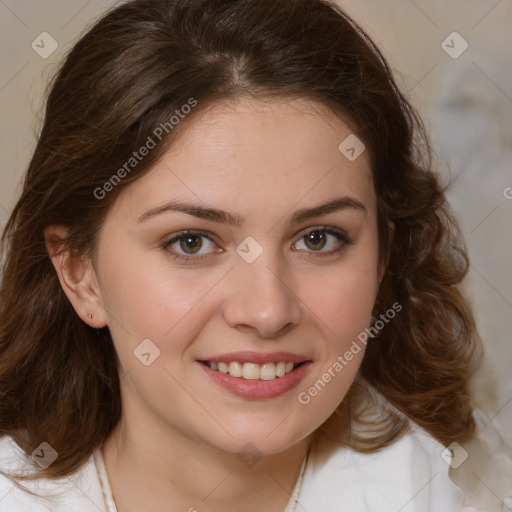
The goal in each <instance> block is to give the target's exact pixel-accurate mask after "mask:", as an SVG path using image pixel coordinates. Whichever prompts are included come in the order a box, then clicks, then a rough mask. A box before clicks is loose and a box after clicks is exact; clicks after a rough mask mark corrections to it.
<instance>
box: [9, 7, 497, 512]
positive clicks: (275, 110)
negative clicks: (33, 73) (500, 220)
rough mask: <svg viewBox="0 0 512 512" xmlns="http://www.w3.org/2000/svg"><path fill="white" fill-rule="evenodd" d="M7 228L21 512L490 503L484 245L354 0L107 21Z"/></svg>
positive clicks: (55, 98) (142, 13) (71, 83)
mask: <svg viewBox="0 0 512 512" xmlns="http://www.w3.org/2000/svg"><path fill="white" fill-rule="evenodd" d="M3 240H4V245H5V267H4V278H3V283H2V292H1V293H2V304H1V310H0V350H1V353H2V364H1V367H0V382H1V390H2V391H1V393H2V400H1V406H0V431H1V433H2V435H3V437H2V438H1V443H2V444H1V449H0V454H1V460H2V463H1V466H0V468H1V470H2V474H3V476H2V477H1V478H2V479H1V484H0V485H1V487H0V498H2V500H1V501H0V506H1V507H2V508H1V509H2V510H6V511H14V510H37V511H39V510H66V511H69V510H80V511H85V510H98V509H99V510H102V511H114V510H117V511H118V512H127V511H132V510H134V511H138V510H147V511H160V510H189V511H193V510H198V511H201V512H203V511H217V510H223V511H229V510H244V511H253V510H254V511H263V510H265V511H268V512H274V511H275V512H278V511H283V510H286V511H287V512H291V511H294V510H297V511H298V510H308V511H320V510H321V511H340V510H350V511H362V510H365V511H366V510H368V511H369V510H372V511H373V510H379V511H388V510H389V511H392V510H393V511H395V510H403V511H408V510H411V511H412V510H430V511H434V510H435V511H436V512H441V511H443V510H444V511H455V510H457V511H458V510H461V509H462V507H464V506H465V505H468V504H469V502H470V500H469V498H468V497H467V496H466V497H465V496H464V492H463V487H464V484H463V483H460V482H459V484H458V485H456V484H455V483H454V482H455V481H456V480H457V474H455V475H452V478H450V475H449V469H450V467H451V468H452V470H455V471H456V470H457V468H458V467H463V466H461V464H463V462H464V461H463V460H462V459H464V457H465V456H467V452H466V451H465V449H464V448H463V447H462V446H461V444H463V443H464V442H466V441H469V440H471V439H474V435H475V434H476V433H477V429H476V427H475V418H477V416H476V415H475V414H473V406H472V403H471V397H470V393H469V390H468V382H469V379H470V376H471V374H472V372H473V369H474V367H475V364H476V362H477V360H478V355H479V344H478V337H477V334H476V331H475V325H474V320H473V317H472V313H471V311H470V309H469V307H468V305H467V303H466V301H465V299H464V298H463V296H462V295H461V293H460V291H459V290H458V288H457V285H458V284H459V283H460V282H461V280H462V279H463V277H464V276H465V274H466V271H467V266H468V262H467V257H466V254H465V251H464V247H463V244H462V242H461V239H460V235H459V233H458V229H457V225H456V223H455V221H454V219H453V217H452V216H451V214H450V211H449V208H448V206H447V204H446V199H445V195H444V190H443V187H442V186H441V185H440V183H439V179H438V177H437V176H436V174H435V172H434V171H433V170H432V169H431V167H430V162H429V146H428V142H427V140H426V137H425V133H424V130H423V127H422V123H421V121H420V120H419V118H418V117H417V115H416V113H415V112H414V110H413V109H412V107H411V106H410V105H409V104H408V103H407V101H406V100H405V98H404V97H403V96H402V94H401V93H400V91H399V90H398V88H397V86H396V84H395V82H394V81H393V78H392V76H391V73H390V70H389V68H388V66H387V64H386V62H385V60H384V58H383V57H382V55H381V54H380V53H379V51H378V49H377V48H376V47H375V46H374V45H373V43H372V42H371V40H370V39H369V38H368V36H367V35H366V34H365V33H364V32H363V31H362V30H361V29H360V28H359V27H357V26H356V25H355V23H354V22H353V21H352V20H351V19H350V18H349V17H348V16H347V15H346V14H344V13H343V12H342V11H341V10H340V9H339V8H337V7H335V6H334V5H331V4H329V3H327V2H324V1H321V0H293V1H289V0H281V1H277V2H276V1H275V0H272V1H271V0H237V1H227V0H192V1H191V0H135V1H130V2H127V3H125V4H123V5H121V6H119V7H116V8H115V9H113V10H112V11H111V12H110V13H107V14H106V15H105V16H104V17H103V18H102V19H101V20H100V21H99V22H97V23H96V25H95V26H94V27H93V28H92V29H91V30H90V31H89V32H88V33H87V34H86V35H85V36H83V37H82V39H81V40H80V41H79V42H78V43H77V44H76V46H75V47H74V48H73V50H72V51H71V52H70V54H69V55H68V56H67V58H66V60H65V62H64V64H63V66H62V68H61V70H60V71H59V73H58V75H57V76H56V78H55V81H54V83H53V85H52V89H51V92H50V95H49V98H48V102H47V107H46V116H45V122H44V126H43V129H42V132H41V135H40V138H39V142H38V145H37V147H36V150H35V152H34V155H33V158H32V161H31V163H30V166H29V169H28V171H27V174H26V179H25V184H24V189H23V192H22V194H21V197H20V199H19V201H18V203H17V205H16V206H15V208H14V211H13V213H12V216H11V218H10V220H9V222H8V224H7V227H6V229H5V232H4V238H3ZM461 461H462V462H461ZM473 505H475V503H473ZM493 506H494V505H493Z"/></svg>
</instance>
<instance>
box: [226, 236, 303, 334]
mask: <svg viewBox="0 0 512 512" xmlns="http://www.w3.org/2000/svg"><path fill="white" fill-rule="evenodd" d="M241 245H242V244H241ZM242 248H243V247H242ZM275 252H276V251H271V250H270V248H266V249H265V250H263V251H262V252H261V253H260V255H259V256H258V257H257V258H256V259H255V260H254V261H252V262H248V260H246V259H244V257H243V253H242V256H240V257H239V258H237V260H236V263H235V268H234V269H233V271H232V272H230V289H231V291H232V293H229V297H228V300H227V304H226V307H225V309H224V317H225V319H226V321H227V322H228V324H229V325H230V326H232V327H238V328H240V327H243V328H247V327H250V328H252V329H254V330H256V331H257V332H258V334H259V335H260V336H263V337H270V336H274V335H275V334H277V333H278V332H279V331H281V330H282V329H283V328H284V327H287V326H289V325H290V324H291V325H295V324H297V323H298V322H299V320H300V308H299V304H298V299H297V296H296V295H295V293H293V290H292V289H291V288H290V284H289V283H287V282H286V279H285V278H286V276H287V275H288V273H287V272H285V266H284V265H285V264H283V262H281V261H279V258H278V256H277V255H276V254H275Z"/></svg>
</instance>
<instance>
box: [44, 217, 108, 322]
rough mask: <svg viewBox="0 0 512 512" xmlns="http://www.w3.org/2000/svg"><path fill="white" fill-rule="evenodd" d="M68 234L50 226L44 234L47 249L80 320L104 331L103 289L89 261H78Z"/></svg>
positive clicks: (61, 229)
mask: <svg viewBox="0 0 512 512" xmlns="http://www.w3.org/2000/svg"><path fill="white" fill-rule="evenodd" d="M67 235H68V231H67V229H66V228H64V227H62V226H50V227H48V228H46V229H45V231H44V239H45V243H46V248H47V250H48V254H49V255H50V259H51V260H52V263H53V266H54V267H55V270H56V271H57V275H58V277H59V281H60V285H61V286H62V289H63V291H64V293H65V294H66V296H67V298H68V299H69V301H70V302H71V304H72V305H73V308H74V309H75V311H76V313H77V314H78V316H79V317H80V318H81V319H82V320H83V321H84V322H85V323H86V324H88V325H90V326H91V327H94V328H96V329H100V328H102V327H105V326H106V325H107V315H106V313H105V310H104V309H103V300H102V296H101V289H100V286H99V283H98V279H97V275H96V271H95V269H94V266H93V264H92V261H91V260H90V259H89V258H85V257H76V256H73V255H72V254H71V252H70V251H69V249H68V246H67V243H66V240H67Z"/></svg>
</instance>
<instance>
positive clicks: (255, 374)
mask: <svg viewBox="0 0 512 512" xmlns="http://www.w3.org/2000/svg"><path fill="white" fill-rule="evenodd" d="M230 366H231V365H230ZM242 376H243V378H244V379H247V380H258V379H259V378H260V365H259V364H256V363H244V366H243V370H242ZM233 377H236V375H233Z"/></svg>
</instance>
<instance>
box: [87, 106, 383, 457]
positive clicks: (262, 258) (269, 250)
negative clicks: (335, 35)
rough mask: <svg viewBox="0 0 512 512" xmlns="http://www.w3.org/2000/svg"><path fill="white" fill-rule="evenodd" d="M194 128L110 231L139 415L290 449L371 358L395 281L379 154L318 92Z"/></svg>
mask: <svg viewBox="0 0 512 512" xmlns="http://www.w3.org/2000/svg"><path fill="white" fill-rule="evenodd" d="M183 128H184V129H183V131H181V132H180V135H179V138H177V139H176V140H175V143H174V145H173V147H172V149H171V150H169V151H168V152H167V153H166V154H165V156H164V158H163V159H162V160H161V161H160V163H158V164H157V165H156V166H155V167H154V168H153V169H152V170H151V171H150V172H149V173H148V174H146V175H145V176H144V177H142V178H140V179H139V180H137V181H136V182H134V183H133V184H131V185H130V186H129V187H127V188H126V189H125V190H124V191H123V192H122V193H121V194H120V196H119V197H118V199H117V201H116V203H115V205H114V206H113V208H112V209H111V211H110V213H109V215H108V217H107V219H106V221H105V224H104V226H103V229H102V231H101V233H100V235H99V238H98V241H97V246H96V249H97V250H96V257H95V265H94V267H95V271H96V277H97V281H98V284H99V289H100V291H101V303H102V307H103V309H104V311H105V314H106V318H107V322H108V327H109V329H110V331H111V333H112V337H113V340H114V343H115V347H116V350H117V352H118V354H119V359H120V364H121V368H120V374H121V387H122V395H123V414H124V421H125V423H126V424H127V425H128V426H130V425H131V426H132V428H133V430H138V431H139V432H140V431H144V433H145V434H148V435H149V434H151V435H152V436H155V435H156V436H160V438H162V436H168V435H169V434H171V435H173V436H178V437H185V438H188V439H191V440H194V441H195V442H199V443H200V444H201V445H203V446H205V445H209V446H210V447H214V448H217V449H221V450H223V451H228V452H233V453H236V452H238V451H239V450H240V449H241V448H242V447H243V446H244V445H246V444H247V443H252V445H254V446H255V447H256V448H257V450H259V451H260V452H261V453H263V454H272V453H279V452H281V451H284V450H285V449H287V448H289V447H291V446H292V445H293V444H295V443H296V442H298V441H300V440H302V439H304V438H305V437H306V436H307V435H309V434H310V433H311V432H312V431H314V430H315V429H316V428H317V427H318V426H320V425H321V424H322V423H323V422H324V421H325V420H326V419H327V418H328V417H329V416H330V415H331V413H332V412H333V411H334V410H335V408H336V407H337V406H338V404H339V403H340V402H341V401H342V399H343V397H344V395H345V393H346V392H347V390H348V388H349V387H350V385H351V383H352V381H353V379H354V377H355V374H356V372H357V370H358V368H359V365H360V364H361V361H362V358H363V354H364V344H362V343H361V342H357V344H356V345H354V340H357V339H358V338H357V337H358V335H360V333H361V332H362V331H364V329H365V328H366V327H367V326H368V324H369V321H370V316H371V310H372V307H373V304H374V301H375V298H376V294H377V290H378V286H379V275H380V271H379V259H378V241H377V240H378V239H377V214H376V198H375V193H374V189H373V182H372V177H371V170H370V165H369V160H368V155H367V152H364V151H363V153H362V154H361V155H360V156H359V157H357V158H355V159H353V157H354V155H355V156H357V151H358V150H360V148H359V147H355V148H354V149H355V151H351V150H350V147H349V148H346V147H345V146H346V145H347V144H348V142H346V143H345V144H344V145H342V150H343V152H342V151H341V150H340V149H339V148H338V147H339V146H340V143H342V142H343V141H344V140H345V139H346V138H347V136H349V135H350V134H351V131H350V129H349V128H348V127H347V126H346V125H345V124H344V123H343V122H342V121H340V120H339V119H338V118H337V117H336V116H334V114H332V113H331V112H330V111H329V110H327V109H326V108H325V107H323V106H322V105H319V104H316V103H313V102H310V101H306V100H296V99H295V100H290V101H287V102H285V101H276V100H273V101H266V102H263V101H261V100H256V99H248V98H245V99H243V100H239V101H238V102H237V103H222V104H217V105H215V106H214V107H212V108H210V109H208V110H204V111H203V112H201V113H199V114H198V115H197V116H196V118H195V119H193V120H191V122H190V124H189V125H188V126H185V125H184V126H183ZM351 140H352V139H348V141H349V142H350V141H351ZM356 142H357V141H356ZM345 155H348V156H350V157H351V158H350V159H349V158H347V157H346V156H345ZM355 346H358V347H359V350H356V349H355ZM347 351H348V352H351V354H352V357H346V356H345V354H346V353H347ZM341 360H343V363H342V362H341ZM336 362H338V364H336ZM223 363H224V364H225V365H227V367H228V370H229V373H225V372H226V366H224V364H223ZM292 367H293V368H294V369H293V370H291V368H292ZM290 370H291V371H290ZM286 372H289V373H286ZM283 373H284V375H283ZM240 374H242V376H240ZM315 383H316V384H315ZM315 390H316V391H315Z"/></svg>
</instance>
